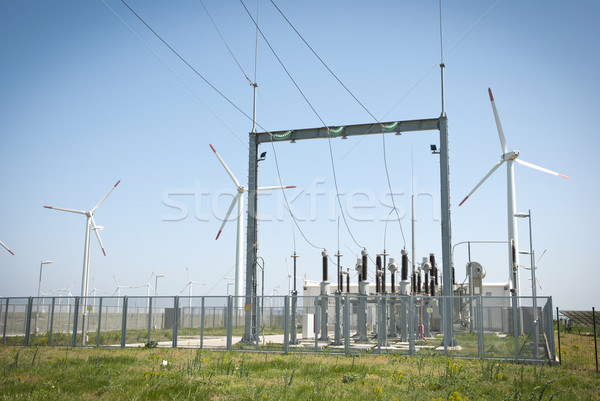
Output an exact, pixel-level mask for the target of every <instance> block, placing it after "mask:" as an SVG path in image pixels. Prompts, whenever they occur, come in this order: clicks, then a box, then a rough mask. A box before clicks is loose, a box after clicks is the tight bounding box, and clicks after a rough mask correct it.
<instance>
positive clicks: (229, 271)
mask: <svg viewBox="0 0 600 401" xmlns="http://www.w3.org/2000/svg"><path fill="white" fill-rule="evenodd" d="M234 267H235V265H233V266H231V269H229V270H227V272H226V273H225V274H224V275H223V277H221V278H220V279H219V280H217V282H216V283H215V285H213V286H212V287H210V289H209V290H208V291H206V292H205V293H204V295H205V296H206V295H208V294H210V293H211V291H212V290H214V289H215V287H216V286H217V285H219V284H221V283H222V282H223V280H224V279H225V277H227V275H228V274H229V273H231V271H232V270H233V268H234ZM182 291H183V290H182Z"/></svg>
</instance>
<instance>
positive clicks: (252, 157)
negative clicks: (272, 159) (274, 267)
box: [242, 133, 258, 343]
mask: <svg viewBox="0 0 600 401" xmlns="http://www.w3.org/2000/svg"><path fill="white" fill-rule="evenodd" d="M249 142H250V143H249V146H248V147H249V152H248V153H249V155H248V226H247V230H246V298H245V299H246V301H245V305H244V310H245V316H244V323H245V327H244V336H243V337H242V341H243V342H246V343H252V342H253V341H254V340H256V338H254V336H253V333H252V300H253V296H254V295H256V294H254V288H253V285H252V283H254V280H255V277H254V271H255V266H256V252H257V243H256V234H257V224H258V219H257V211H258V199H257V194H258V192H257V188H258V144H257V143H256V135H255V133H251V134H250V138H249Z"/></svg>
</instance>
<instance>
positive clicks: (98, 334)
mask: <svg viewBox="0 0 600 401" xmlns="http://www.w3.org/2000/svg"><path fill="white" fill-rule="evenodd" d="M103 299H104V298H103V297H100V301H99V302H98V328H97V329H96V347H100V329H101V328H102V300H103ZM52 311H54V298H52ZM148 341H150V339H148Z"/></svg>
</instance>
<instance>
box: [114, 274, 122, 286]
mask: <svg viewBox="0 0 600 401" xmlns="http://www.w3.org/2000/svg"><path fill="white" fill-rule="evenodd" d="M112 277H113V280H115V284H117V287H120V285H119V282H118V281H117V278H116V277H115V275H114V274H113V276H112Z"/></svg>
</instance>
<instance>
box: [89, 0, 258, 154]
mask: <svg viewBox="0 0 600 401" xmlns="http://www.w3.org/2000/svg"><path fill="white" fill-rule="evenodd" d="M100 1H101V2H102V4H104V6H105V7H106V8H107V9H108V10H109V11H110V12H111V13H112V14H113V15H114V16H115V17H117V18H118V19H119V21H121V23H122V24H123V25H125V26H126V27H127V29H129V31H130V32H131V33H133V34H134V35H135V37H136V38H137V39H138V40H139V41H140V42H142V44H143V45H144V46H145V47H146V48H147V49H148V50H150V52H151V53H152V54H153V55H154V57H156V58H157V59H158V61H160V62H161V64H162V65H164V66H165V67H166V68H167V69H168V70H169V71H170V72H171V74H173V76H174V77H175V78H177V80H178V81H179V82H180V83H181V84H183V86H185V87H186V88H187V90H189V91H190V93H191V94H192V95H193V96H194V97H195V98H196V99H198V100H199V101H200V102H201V103H202V104H203V105H204V107H206V108H207V109H208V111H210V112H211V113H212V115H213V116H215V117H216V118H217V120H219V121H220V122H221V123H222V124H223V125H224V126H225V127H226V128H227V129H228V130H229V132H231V133H232V134H233V135H234V136H235V137H236V138H237V139H238V140H239V141H240V142H241V143H243V144H244V146H246V147H248V144H247V142H246V141H244V140H243V139H242V138H240V136H239V135H238V134H237V133H236V132H235V131H234V130H233V128H231V127H230V126H229V125H228V124H227V122H225V120H223V119H222V118H221V117H220V116H219V115H218V114H217V113H216V112H215V111H214V110H213V109H212V108H211V107H210V106H209V105H208V103H206V102H205V101H204V100H203V99H202V98H201V97H200V95H198V94H197V93H196V91H194V90H193V89H192V88H191V86H190V85H188V83H187V82H185V80H184V79H183V78H181V77H180V76H179V74H177V73H176V72H175V71H174V70H173V69H172V68H171V67H170V66H169V65H168V64H167V62H166V61H164V60H163V59H162V58H161V57H160V56H159V55H158V54H157V53H156V52H155V51H154V49H152V47H150V45H149V44H148V43H146V41H145V40H144V39H142V38H141V37H140V35H138V33H137V32H136V31H135V30H134V29H133V28H132V27H131V26H130V25H129V24H128V23H127V22H125V20H124V19H123V18H121V16H120V15H119V14H117V13H116V11H115V10H113V9H112V7H110V6H109V5H108V4H106V2H105V1H104V0H100Z"/></svg>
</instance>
